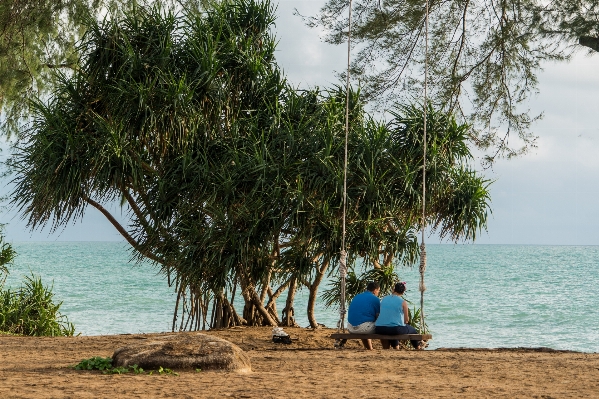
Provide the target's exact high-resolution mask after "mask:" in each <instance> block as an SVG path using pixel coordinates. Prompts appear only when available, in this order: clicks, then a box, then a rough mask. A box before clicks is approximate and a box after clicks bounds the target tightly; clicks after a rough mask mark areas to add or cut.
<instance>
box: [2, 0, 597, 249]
mask: <svg viewBox="0 0 599 399" xmlns="http://www.w3.org/2000/svg"><path fill="white" fill-rule="evenodd" d="M323 3H324V1H322V0H314V1H281V2H280V4H279V8H278V13H279V19H278V21H277V28H276V30H277V36H278V37H279V39H280V42H279V45H278V47H277V48H278V52H277V58H278V61H279V64H280V65H281V66H282V67H283V69H284V71H285V73H286V75H287V77H288V79H289V81H290V82H292V83H293V84H295V85H299V86H301V87H306V86H317V85H318V86H327V85H330V84H331V83H336V82H337V80H336V78H335V76H334V73H333V72H334V71H339V70H342V69H343V68H344V65H345V62H346V48H345V47H344V46H337V47H336V46H331V45H327V44H325V43H323V42H322V41H321V40H320V37H319V33H318V32H317V31H315V30H310V29H308V28H306V27H305V26H304V25H303V24H302V21H301V19H300V18H299V17H296V16H294V15H293V10H294V8H297V9H298V10H299V11H300V12H301V13H302V14H304V15H313V14H314V13H315V12H317V11H318V9H319V8H320V6H321V5H322V4H323ZM543 67H544V72H542V73H541V74H540V85H539V89H540V93H539V94H538V95H537V96H535V97H534V98H533V99H532V100H531V103H530V107H531V112H532V113H534V114H538V113H539V112H543V111H544V113H545V118H544V119H543V120H541V121H539V122H537V123H536V124H535V126H534V131H535V132H536V134H537V135H538V136H539V141H538V144H539V147H538V148H537V149H535V150H533V151H532V152H531V153H529V154H528V155H525V156H523V157H521V158H519V159H515V160H510V161H504V160H502V161H499V162H497V164H496V165H495V166H494V168H493V170H487V171H485V172H484V173H485V174H486V175H487V177H488V178H490V179H493V180H495V182H494V183H493V185H492V186H491V197H492V209H493V215H492V216H491V218H490V220H489V224H488V232H486V233H482V234H481V236H480V238H479V239H477V241H476V242H477V243H482V244H556V245H599V229H598V226H599V201H598V197H599V179H597V177H598V176H597V175H598V173H597V172H598V171H599V134H598V133H599V125H598V122H597V116H598V115H599V74H598V73H597V71H599V54H597V55H595V56H592V57H589V56H587V55H585V53H581V54H578V55H576V56H575V57H574V59H573V60H572V61H571V62H569V63H559V64H547V65H544V66H543ZM114 211H115V212H116V213H118V210H116V209H114ZM1 220H2V222H3V223H8V225H7V226H6V235H7V239H8V240H9V241H13V242H14V241H120V240H121V237H120V236H119V235H118V233H117V232H116V231H115V229H114V228H113V227H112V225H111V224H110V223H109V222H108V221H106V219H104V217H103V216H102V215H101V214H99V212H97V211H96V210H95V209H93V208H91V207H90V208H89V210H88V213H87V215H86V216H85V219H84V220H83V221H82V222H77V223H76V224H74V225H73V226H69V227H67V228H66V229H64V230H61V231H60V232H56V233H50V232H49V231H48V230H45V231H41V232H34V233H32V232H30V231H27V230H26V229H25V227H24V223H23V222H21V221H20V220H19V218H18V216H17V217H15V215H14V213H4V214H3V215H2V218H1ZM431 241H433V242H434V241H435V238H434V237H432V238H431V239H430V240H429V242H431Z"/></svg>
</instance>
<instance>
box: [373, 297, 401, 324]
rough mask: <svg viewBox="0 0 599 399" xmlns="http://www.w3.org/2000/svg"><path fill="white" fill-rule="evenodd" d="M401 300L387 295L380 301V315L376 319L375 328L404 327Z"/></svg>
mask: <svg viewBox="0 0 599 399" xmlns="http://www.w3.org/2000/svg"><path fill="white" fill-rule="evenodd" d="M403 301H404V300H403V298H402V297H400V296H397V295H387V296H386V297H384V298H383V299H381V314H379V318H378V319H376V323H375V325H376V326H379V327H397V326H404V325H405V324H404V320H403V318H404V314H403V307H402V304H403Z"/></svg>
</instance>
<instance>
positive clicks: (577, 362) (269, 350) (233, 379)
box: [0, 328, 599, 399]
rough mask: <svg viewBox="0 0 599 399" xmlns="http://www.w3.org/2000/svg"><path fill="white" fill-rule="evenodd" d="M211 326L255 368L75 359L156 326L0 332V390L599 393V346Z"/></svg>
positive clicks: (11, 393) (59, 393)
mask: <svg viewBox="0 0 599 399" xmlns="http://www.w3.org/2000/svg"><path fill="white" fill-rule="evenodd" d="M286 331H287V332H289V333H290V335H291V336H292V337H293V338H297V340H295V341H294V342H293V344H291V345H284V344H274V343H272V342H271V340H270V329H269V328H238V329H234V330H222V331H211V332H208V333H209V334H214V335H217V336H219V337H221V338H225V339H228V340H230V341H232V342H234V343H235V344H237V345H239V346H240V347H241V348H242V349H243V350H245V351H247V353H248V355H249V356H250V358H251V361H252V370H253V371H252V372H251V373H245V374H238V373H227V372H212V371H202V372H195V371H179V370H175V371H177V372H178V373H179V375H178V376H175V375H158V374H154V375H147V374H145V375H134V374H123V375H105V374H102V373H101V372H97V371H96V372H91V371H78V370H74V369H72V368H70V367H69V366H72V365H74V364H76V363H78V362H80V361H81V360H83V359H87V358H90V357H92V356H102V357H110V356H112V353H113V351H114V350H115V349H117V348H119V347H122V346H125V345H128V344H131V343H135V342H139V340H142V339H147V338H151V337H152V336H154V335H163V334H147V335H143V334H140V335H113V336H93V337H72V338H30V337H14V336H4V335H1V336H0V398H32V399H36V398H163V397H164V398H223V397H233V398H332V397H338V398H456V397H460V398H487V397H489V398H495V397H497V398H514V397H522V398H582V397H585V398H596V397H599V354H588V353H576V352H558V351H551V350H542V349H539V350H533V349H499V350H492V349H438V350H425V351H406V350H402V351H392V350H385V351H383V350H381V349H380V346H379V345H377V347H378V348H379V349H376V350H374V351H372V352H369V351H365V350H363V349H360V347H359V345H358V341H350V342H353V343H351V344H348V346H347V347H346V349H343V350H334V349H333V341H332V340H330V339H328V338H327V336H328V334H330V333H331V332H332V330H329V329H320V330H316V331H313V330H309V329H300V328H290V329H286Z"/></svg>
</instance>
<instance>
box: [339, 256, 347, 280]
mask: <svg viewBox="0 0 599 399" xmlns="http://www.w3.org/2000/svg"><path fill="white" fill-rule="evenodd" d="M339 274H340V275H341V278H345V277H346V276H347V253H346V252H345V251H341V258H340V259H339Z"/></svg>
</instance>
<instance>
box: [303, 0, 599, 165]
mask: <svg viewBox="0 0 599 399" xmlns="http://www.w3.org/2000/svg"><path fill="white" fill-rule="evenodd" d="M353 4H354V10H353V15H354V19H353V22H352V34H351V36H352V41H353V47H354V48H355V49H356V50H357V51H355V52H354V58H353V62H352V74H353V75H352V76H353V77H354V79H355V80H357V81H359V82H360V84H361V85H363V86H364V90H365V93H366V96H367V98H369V99H372V100H375V101H379V102H386V101H389V102H394V101H397V100H398V99H399V100H401V99H406V98H408V99H409V98H413V97H416V98H419V97H421V95H422V94H421V93H422V80H423V65H424V62H425V59H424V41H423V38H424V28H425V26H424V24H425V2H424V1H421V0H417V1H415V0H356V1H354V2H353ZM429 5H430V26H429V29H430V32H429V38H430V39H429V46H430V47H429V56H428V59H427V60H426V61H427V62H428V65H429V79H430V80H429V89H430V94H431V97H432V99H433V102H434V103H435V104H437V105H445V106H448V107H449V109H450V110H453V111H455V112H457V114H458V115H459V116H460V117H461V120H462V121H467V122H468V123H471V124H472V125H473V130H472V133H473V134H472V137H471V138H472V140H473V142H474V143H475V144H476V145H477V146H478V147H479V148H482V149H485V150H487V153H488V155H487V157H486V161H487V162H492V161H493V159H495V157H496V156H498V155H501V156H507V157H512V156H515V155H518V154H521V153H523V152H525V151H526V149H527V148H529V147H531V146H535V140H536V136H535V135H534V134H533V133H532V128H531V124H532V123H533V122H534V121H535V119H537V118H538V117H539V116H540V115H536V116H535V115H530V114H529V110H528V108H527V100H528V99H529V98H530V96H531V94H533V93H535V92H536V91H537V84H538V80H537V77H538V74H539V72H540V71H541V69H542V64H543V63H544V62H547V61H556V60H567V59H568V58H569V57H570V55H571V54H572V51H573V47H572V46H573V45H576V44H577V43H578V42H579V41H580V43H581V44H583V45H587V46H588V45H591V46H598V43H599V39H598V30H597V28H598V25H599V22H598V14H597V11H598V7H599V6H598V5H597V2H595V1H591V0H554V1H541V0H457V1H437V0H431V1H429ZM347 7H348V2H347V1H346V0H328V1H327V2H326V5H325V6H324V7H323V8H322V9H321V11H320V13H319V14H318V15H316V16H314V17H311V18H308V19H307V22H308V25H309V26H311V27H317V28H322V29H326V31H327V32H329V33H328V35H327V36H326V41H328V42H330V43H334V44H341V43H344V42H346V40H347V26H348V21H347ZM514 135H515V136H516V137H517V138H518V139H515V138H516V137H514ZM510 139H511V141H510Z"/></svg>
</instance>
